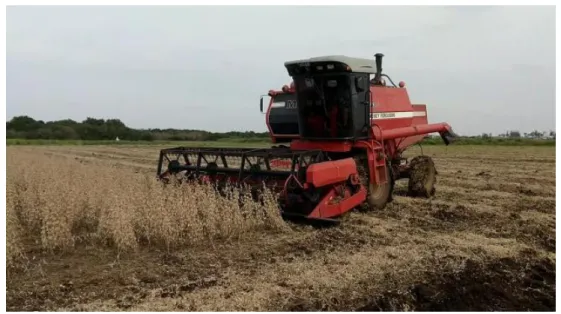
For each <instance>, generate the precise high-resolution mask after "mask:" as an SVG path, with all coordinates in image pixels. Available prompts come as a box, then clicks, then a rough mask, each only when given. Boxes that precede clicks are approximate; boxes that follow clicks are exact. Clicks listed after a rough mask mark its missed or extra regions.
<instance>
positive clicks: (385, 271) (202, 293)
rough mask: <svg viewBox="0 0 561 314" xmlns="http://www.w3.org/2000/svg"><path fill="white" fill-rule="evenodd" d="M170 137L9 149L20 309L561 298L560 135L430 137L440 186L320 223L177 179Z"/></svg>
mask: <svg viewBox="0 0 561 314" xmlns="http://www.w3.org/2000/svg"><path fill="white" fill-rule="evenodd" d="M180 144H181V145H183V144H184V145H187V144H191V143H175V144H174V145H173V146H177V145H180ZM200 144H210V143H200ZM212 144H218V143H212ZM220 144H222V143H220ZM168 146H169V143H166V144H160V143H159V144H158V145H149V146H139V145H135V146H123V147H120V146H119V147H116V146H90V145H88V146H86V145H84V146H58V145H54V146H41V147H39V146H19V147H15V146H11V147H8V148H7V166H8V167H7V170H8V173H7V214H6V215H7V225H6V227H7V241H6V250H7V251H6V254H7V258H8V259H7V264H8V268H7V271H6V273H7V293H6V300H7V301H6V303H7V309H8V310H10V311H36V310H39V311H47V310H62V311H67V310H87V311H122V310H132V311H216V310H226V311H236V310H239V311H271V310H273V311H291V310H314V311H319V310H336V311H337V310H344V311H352V310H373V311H376V310H385V311H390V310H417V311H420V310H429V311H437V310H445V311H471V310H475V311H490V310H509V311H526V310H544V311H546V310H554V309H555V261H556V258H555V245H556V238H555V220H556V213H555V184H556V182H555V149H554V148H553V147H498V146H496V147H489V146H486V147H482V146H450V147H444V146H426V147H424V148H423V152H424V153H425V154H427V155H430V156H432V157H433V158H434V160H435V163H436V166H437V170H438V174H439V175H438V181H437V188H436V196H435V197H434V198H433V199H428V200H427V199H411V198H408V197H405V196H404V193H405V191H406V190H407V187H406V183H407V182H406V181H405V182H399V184H398V185H397V187H396V191H395V200H394V201H393V202H392V203H390V204H389V206H388V207H387V208H386V209H385V210H383V211H378V212H372V213H351V214H350V215H348V216H346V217H345V218H344V221H343V224H342V225H341V226H339V227H336V228H331V229H321V230H320V229H313V228H309V227H305V226H296V225H292V224H288V223H285V222H283V221H281V220H280V219H279V216H278V213H277V210H276V206H275V204H274V202H273V201H272V200H271V199H269V200H270V202H268V203H267V204H266V206H265V207H262V206H261V205H259V204H253V205H250V206H249V207H247V208H245V209H243V210H241V209H240V208H239V204H238V203H237V202H236V201H233V199H232V198H226V199H216V198H214V197H213V191H211V190H209V189H208V188H206V187H203V186H184V188H166V189H162V188H161V186H159V185H158V184H157V182H156V181H155V180H154V175H155V169H156V160H157V155H158V150H159V149H160V148H164V147H168ZM419 153H420V149H419V148H418V147H414V148H412V150H411V151H410V152H409V153H408V155H409V156H413V155H416V154H419Z"/></svg>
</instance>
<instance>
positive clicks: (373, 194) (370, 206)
mask: <svg viewBox="0 0 561 314" xmlns="http://www.w3.org/2000/svg"><path fill="white" fill-rule="evenodd" d="M357 170H358V174H359V176H360V181H361V182H360V183H361V184H362V185H363V186H364V187H366V192H367V194H366V202H364V203H363V204H361V205H360V207H359V210H360V211H364V212H367V211H373V210H381V209H384V207H386V204H387V203H388V202H389V201H390V199H391V193H392V187H393V184H392V183H393V180H391V177H390V168H389V167H386V176H387V178H388V182H386V183H385V184H375V183H372V182H370V174H369V172H368V165H367V162H366V160H361V162H360V163H357Z"/></svg>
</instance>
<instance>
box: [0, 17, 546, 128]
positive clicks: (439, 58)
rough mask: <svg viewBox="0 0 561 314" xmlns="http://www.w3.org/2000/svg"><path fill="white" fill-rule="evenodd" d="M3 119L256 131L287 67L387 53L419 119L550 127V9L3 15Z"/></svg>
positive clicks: (389, 70)
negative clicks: (424, 111) (417, 106)
mask: <svg viewBox="0 0 561 314" xmlns="http://www.w3.org/2000/svg"><path fill="white" fill-rule="evenodd" d="M6 50H7V56H6V58H7V60H6V66H7V112H6V114H7V118H8V119H11V118H12V117H13V116H17V115H30V116H32V117H33V118H36V119H42V120H57V119H66V118H71V119H75V120H79V121H82V120H83V119H85V118H86V117H88V116H89V117H95V118H119V119H121V120H122V121H123V122H124V123H125V124H127V125H128V126H131V127H135V128H167V127H171V128H189V129H206V130H211V131H229V130H255V131H265V130H266V127H265V117H264V116H263V115H262V114H261V113H260V112H259V96H260V95H261V94H264V93H266V92H267V91H268V90H269V89H272V88H274V89H280V88H281V86H282V85H283V84H285V83H288V82H289V81H290V78H289V77H288V74H287V73H286V69H285V68H284V66H283V63H284V61H287V60H291V59H299V58H307V57H312V56H319V55H332V54H344V55H349V56H354V57H365V58H373V57H372V56H373V54H374V53H376V52H382V53H384V54H385V58H384V66H383V69H384V72H385V73H386V74H388V75H390V77H391V78H392V79H393V80H394V81H395V82H396V83H397V82H398V81H400V80H403V81H405V82H406V84H407V88H408V91H409V94H410V97H411V100H412V102H414V103H426V104H427V105H428V114H429V122H448V123H450V124H451V125H452V127H453V128H454V129H455V130H456V132H458V133H461V134H466V135H468V134H480V133H482V132H493V133H494V134H498V133H502V132H504V131H505V130H520V131H522V132H527V131H531V130H533V129H539V130H543V131H546V130H550V129H551V130H554V129H555V7H553V6H550V7H527V6H525V7H403V6H399V7H397V6H396V7H381V6H370V7H335V6H330V7H327V6H326V7H289V6H287V7H278V6H275V7H272V6H271V7H265V6H263V7H248V6H245V7H188V6H185V7H163V6H162V7H147V6H139V7H124V6H123V7H116V6H113V7H111V6H106V7H102V6H98V7H78V6H76V7H61V6H57V7H54V6H53V7H29V6H26V7H23V6H22V7H8V8H7V48H6Z"/></svg>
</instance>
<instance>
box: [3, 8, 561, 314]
mask: <svg viewBox="0 0 561 314" xmlns="http://www.w3.org/2000/svg"><path fill="white" fill-rule="evenodd" d="M226 3H227V1H226V0H204V1H201V0H199V1H194V0H192V1H187V0H184V1H178V0H176V1H172V0H160V1H154V0H153V1H148V0H136V1H131V0H112V1H108V0H98V1H61V0H59V1H51V2H50V3H49V4H56V5H69V4H71V5H126V4H129V5H187V4H189V5H193V4H204V5H223V4H226ZM555 3H556V2H555V1H553V0H549V1H544V0H534V1H531V2H530V1H525V2H522V1H516V2H514V4H515V5H523V4H530V5H555ZM47 4H48V3H47V2H46V1H39V0H34V1H13V0H8V1H6V5H47ZM229 4H232V3H229ZM236 4H245V5H248V4H253V5H256V4H258V5H312V4H320V3H319V2H316V1H313V0H307V1H304V0H298V1H296V0H282V1H281V0H276V1H272V0H270V1H263V0H261V1H257V0H253V1H248V0H245V1H238V2H237V3H236ZM321 4H330V5H333V4H344V5H365V4H373V1H367V0H346V1H344V2H343V1H324V2H323V3H321ZM376 4H377V5H381V4H386V5H388V4H389V5H412V4H415V5H452V4H456V5H509V4H510V5H512V2H508V1H497V0H495V1H490V0H487V1H481V0H469V1H468V0H456V1H454V2H451V1H442V0H441V1H424V2H421V1H417V2H415V1H411V0H393V1H377V3H376ZM3 11H4V12H3V13H4V14H3V16H4V17H6V6H4V10H3ZM555 11H556V15H557V8H556V10H555ZM373 18H375V17H373ZM520 22H521V23H524V21H520ZM396 23H399V21H396ZM1 33H2V37H3V39H4V40H3V43H4V45H6V23H2V32H1ZM536 36H539V34H537V35H536ZM556 40H557V42H559V24H558V23H556ZM558 51H559V47H558V44H556V54H557V53H558ZM2 54H3V55H4V60H5V59H6V58H5V57H6V47H4V49H2ZM2 69H3V71H4V75H3V76H2V80H3V81H4V82H3V84H2V93H3V95H2V96H3V97H2V99H3V102H4V107H5V106H6V75H5V74H6V63H5V62H2ZM557 73H559V62H556V74H557ZM2 115H3V116H4V120H5V118H6V110H4V111H3V112H2ZM555 117H556V119H558V118H559V112H558V110H556V112H555ZM2 130H3V131H2V132H3V136H2V141H4V145H3V148H5V147H6V136H5V135H6V134H5V132H6V131H5V129H2ZM555 150H556V154H557V155H558V154H559V153H560V149H559V146H558V145H556V148H555ZM2 158H3V162H2V165H3V167H4V173H6V168H5V167H6V150H5V149H4V154H2ZM558 175H559V167H558V166H557V165H556V178H557V177H558ZM2 184H3V187H4V188H3V192H2V197H3V200H4V202H3V203H4V204H6V178H5V176H4V178H3V179H2ZM558 201H559V196H558V194H557V195H556V202H558ZM4 206H5V205H4ZM4 211H5V207H4ZM1 217H2V220H3V221H4V223H2V224H1V225H2V231H1V235H2V237H3V241H4V243H6V238H5V237H6V220H5V219H6V218H5V217H6V216H5V215H2V216H1ZM558 230H559V226H558V225H557V221H556V233H557V232H559V231H558ZM557 234H558V233H557ZM557 234H556V235H557ZM1 250H2V255H3V259H2V265H3V266H4V269H6V246H5V245H3V246H2V248H1ZM556 282H559V277H557V279H556ZM2 289H3V291H2V292H3V295H4V297H0V300H1V302H2V303H1V305H2V306H3V309H4V310H5V309H6V299H5V295H6V278H5V276H4V280H3V285H2ZM556 304H559V297H557V300H556Z"/></svg>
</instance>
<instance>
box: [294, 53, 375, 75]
mask: <svg viewBox="0 0 561 314" xmlns="http://www.w3.org/2000/svg"><path fill="white" fill-rule="evenodd" d="M330 63H331V64H334V65H336V66H337V68H339V69H340V68H341V66H342V67H343V68H344V69H345V68H346V69H345V70H344V71H345V72H358V73H369V74H376V62H375V61H374V60H372V59H363V58H352V57H347V56H343V55H335V56H323V57H314V58H309V59H301V60H294V61H287V62H285V63H284V66H285V67H286V69H287V70H288V72H289V74H291V75H292V74H297V73H300V72H301V71H300V69H302V70H304V72H309V71H310V70H311V71H312V72H316V71H315V69H309V68H310V67H312V68H313V67H317V66H327V65H329V64H330ZM347 67H348V68H347ZM305 68H308V69H305ZM318 69H319V68H318Z"/></svg>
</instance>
